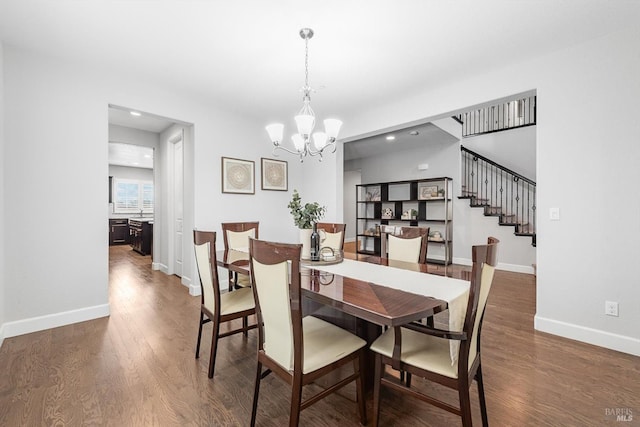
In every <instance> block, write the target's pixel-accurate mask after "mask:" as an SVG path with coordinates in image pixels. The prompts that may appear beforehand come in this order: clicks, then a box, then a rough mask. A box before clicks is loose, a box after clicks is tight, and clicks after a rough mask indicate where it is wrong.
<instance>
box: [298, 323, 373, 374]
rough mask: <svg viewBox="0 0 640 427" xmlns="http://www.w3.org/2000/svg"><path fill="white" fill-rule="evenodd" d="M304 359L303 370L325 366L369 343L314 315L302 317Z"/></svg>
mask: <svg viewBox="0 0 640 427" xmlns="http://www.w3.org/2000/svg"><path fill="white" fill-rule="evenodd" d="M302 331H303V332H302V336H303V342H304V360H303V368H302V372H303V373H305V374H307V373H309V372H313V371H315V370H317V369H320V368H323V367H325V366H327V365H329V364H331V363H333V362H335V361H337V360H340V359H342V358H344V357H345V356H347V355H349V354H351V353H353V352H355V351H357V350H359V349H361V348H362V347H364V346H365V345H367V343H366V342H365V341H364V340H363V339H362V338H359V337H357V336H356V335H354V334H352V333H351V332H348V331H345V330H344V329H342V328H339V327H337V326H335V325H332V324H331V323H328V322H325V321H324V320H321V319H318V318H317V317H313V316H306V317H304V318H303V319H302Z"/></svg>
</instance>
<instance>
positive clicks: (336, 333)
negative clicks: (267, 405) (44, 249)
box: [249, 239, 366, 426]
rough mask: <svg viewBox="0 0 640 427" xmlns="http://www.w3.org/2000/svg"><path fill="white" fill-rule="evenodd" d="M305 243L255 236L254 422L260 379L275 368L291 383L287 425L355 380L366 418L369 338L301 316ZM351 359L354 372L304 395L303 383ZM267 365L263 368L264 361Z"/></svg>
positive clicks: (252, 248)
mask: <svg viewBox="0 0 640 427" xmlns="http://www.w3.org/2000/svg"><path fill="white" fill-rule="evenodd" d="M301 248H302V245H292V244H284V243H272V242H265V241H260V240H253V239H252V240H251V242H250V245H249V253H250V259H251V281H252V287H253V292H254V295H255V301H256V313H257V317H258V368H257V372H256V382H255V391H254V396H253V409H252V412H251V425H252V426H253V425H255V421H256V413H257V409H258V396H259V392H260V380H261V379H262V378H263V377H265V376H266V375H268V374H269V373H271V372H274V373H275V374H276V375H278V376H279V377H280V378H282V379H284V380H285V381H286V382H287V383H288V384H290V385H291V409H290V413H289V425H290V426H297V425H298V421H299V419H300V411H302V410H303V409H305V408H307V407H308V406H310V405H312V404H313V403H315V402H316V401H318V400H320V399H321V398H323V397H324V396H326V395H327V394H329V393H332V392H334V391H336V390H338V389H340V388H341V387H343V386H345V385H346V384H348V383H350V382H351V381H354V380H355V381H356V393H357V403H358V409H359V412H360V421H361V422H362V424H366V413H365V401H364V399H365V396H364V385H363V381H362V378H361V372H362V371H363V370H362V366H363V363H364V354H365V350H366V342H365V341H364V340H362V339H361V338H359V337H357V336H355V335H353V334H351V333H350V332H347V331H345V330H344V329H341V328H339V327H337V326H335V325H332V324H331V323H327V322H325V321H324V320H320V319H318V318H316V317H312V316H306V317H302V309H301V306H302V301H301V298H302V295H301V290H300V252H301ZM348 363H353V368H354V372H353V374H351V375H349V376H348V377H347V378H345V379H343V380H341V381H339V382H337V383H336V384H334V385H332V386H331V387H329V388H327V389H326V390H324V391H322V392H320V393H318V394H316V395H315V396H312V397H309V398H308V399H306V400H305V401H304V402H303V401H302V387H303V386H304V385H306V384H309V383H311V382H312V381H315V380H317V379H318V378H320V377H322V376H324V375H325V374H327V373H328V372H330V371H332V370H334V369H336V368H338V367H340V366H343V365H345V364H348ZM263 365H264V367H266V368H267V370H266V371H265V372H264V373H263V372H262V367H263Z"/></svg>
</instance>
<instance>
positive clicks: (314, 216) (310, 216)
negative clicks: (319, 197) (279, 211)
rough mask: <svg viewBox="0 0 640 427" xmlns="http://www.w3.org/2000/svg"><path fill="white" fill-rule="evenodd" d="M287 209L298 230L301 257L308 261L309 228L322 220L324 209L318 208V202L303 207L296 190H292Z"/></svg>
mask: <svg viewBox="0 0 640 427" xmlns="http://www.w3.org/2000/svg"><path fill="white" fill-rule="evenodd" d="M287 207H288V208H289V209H290V212H291V215H292V216H293V222H294V224H295V225H296V227H298V228H299V229H300V243H302V254H301V257H302V259H309V258H310V256H311V247H310V246H311V245H310V243H311V226H312V224H315V223H316V222H318V221H320V220H321V219H322V217H323V216H324V213H325V211H326V207H324V206H320V204H318V202H313V203H306V204H305V205H304V207H303V206H302V199H301V198H300V194H298V190H293V196H292V198H291V201H290V202H289V204H288V205H287Z"/></svg>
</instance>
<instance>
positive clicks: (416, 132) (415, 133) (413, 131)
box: [409, 130, 420, 136]
mask: <svg viewBox="0 0 640 427" xmlns="http://www.w3.org/2000/svg"><path fill="white" fill-rule="evenodd" d="M409 135H411V136H416V135H420V132H418V131H417V130H412V131H411V132H409Z"/></svg>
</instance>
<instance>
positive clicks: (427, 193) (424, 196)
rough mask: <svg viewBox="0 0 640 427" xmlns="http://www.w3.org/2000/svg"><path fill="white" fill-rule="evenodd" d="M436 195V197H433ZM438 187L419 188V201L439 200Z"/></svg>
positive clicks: (425, 186) (424, 186)
mask: <svg viewBox="0 0 640 427" xmlns="http://www.w3.org/2000/svg"><path fill="white" fill-rule="evenodd" d="M433 194H435V196H433ZM437 195H438V186H437V185H423V186H419V187H418V200H429V199H434V198H437Z"/></svg>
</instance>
